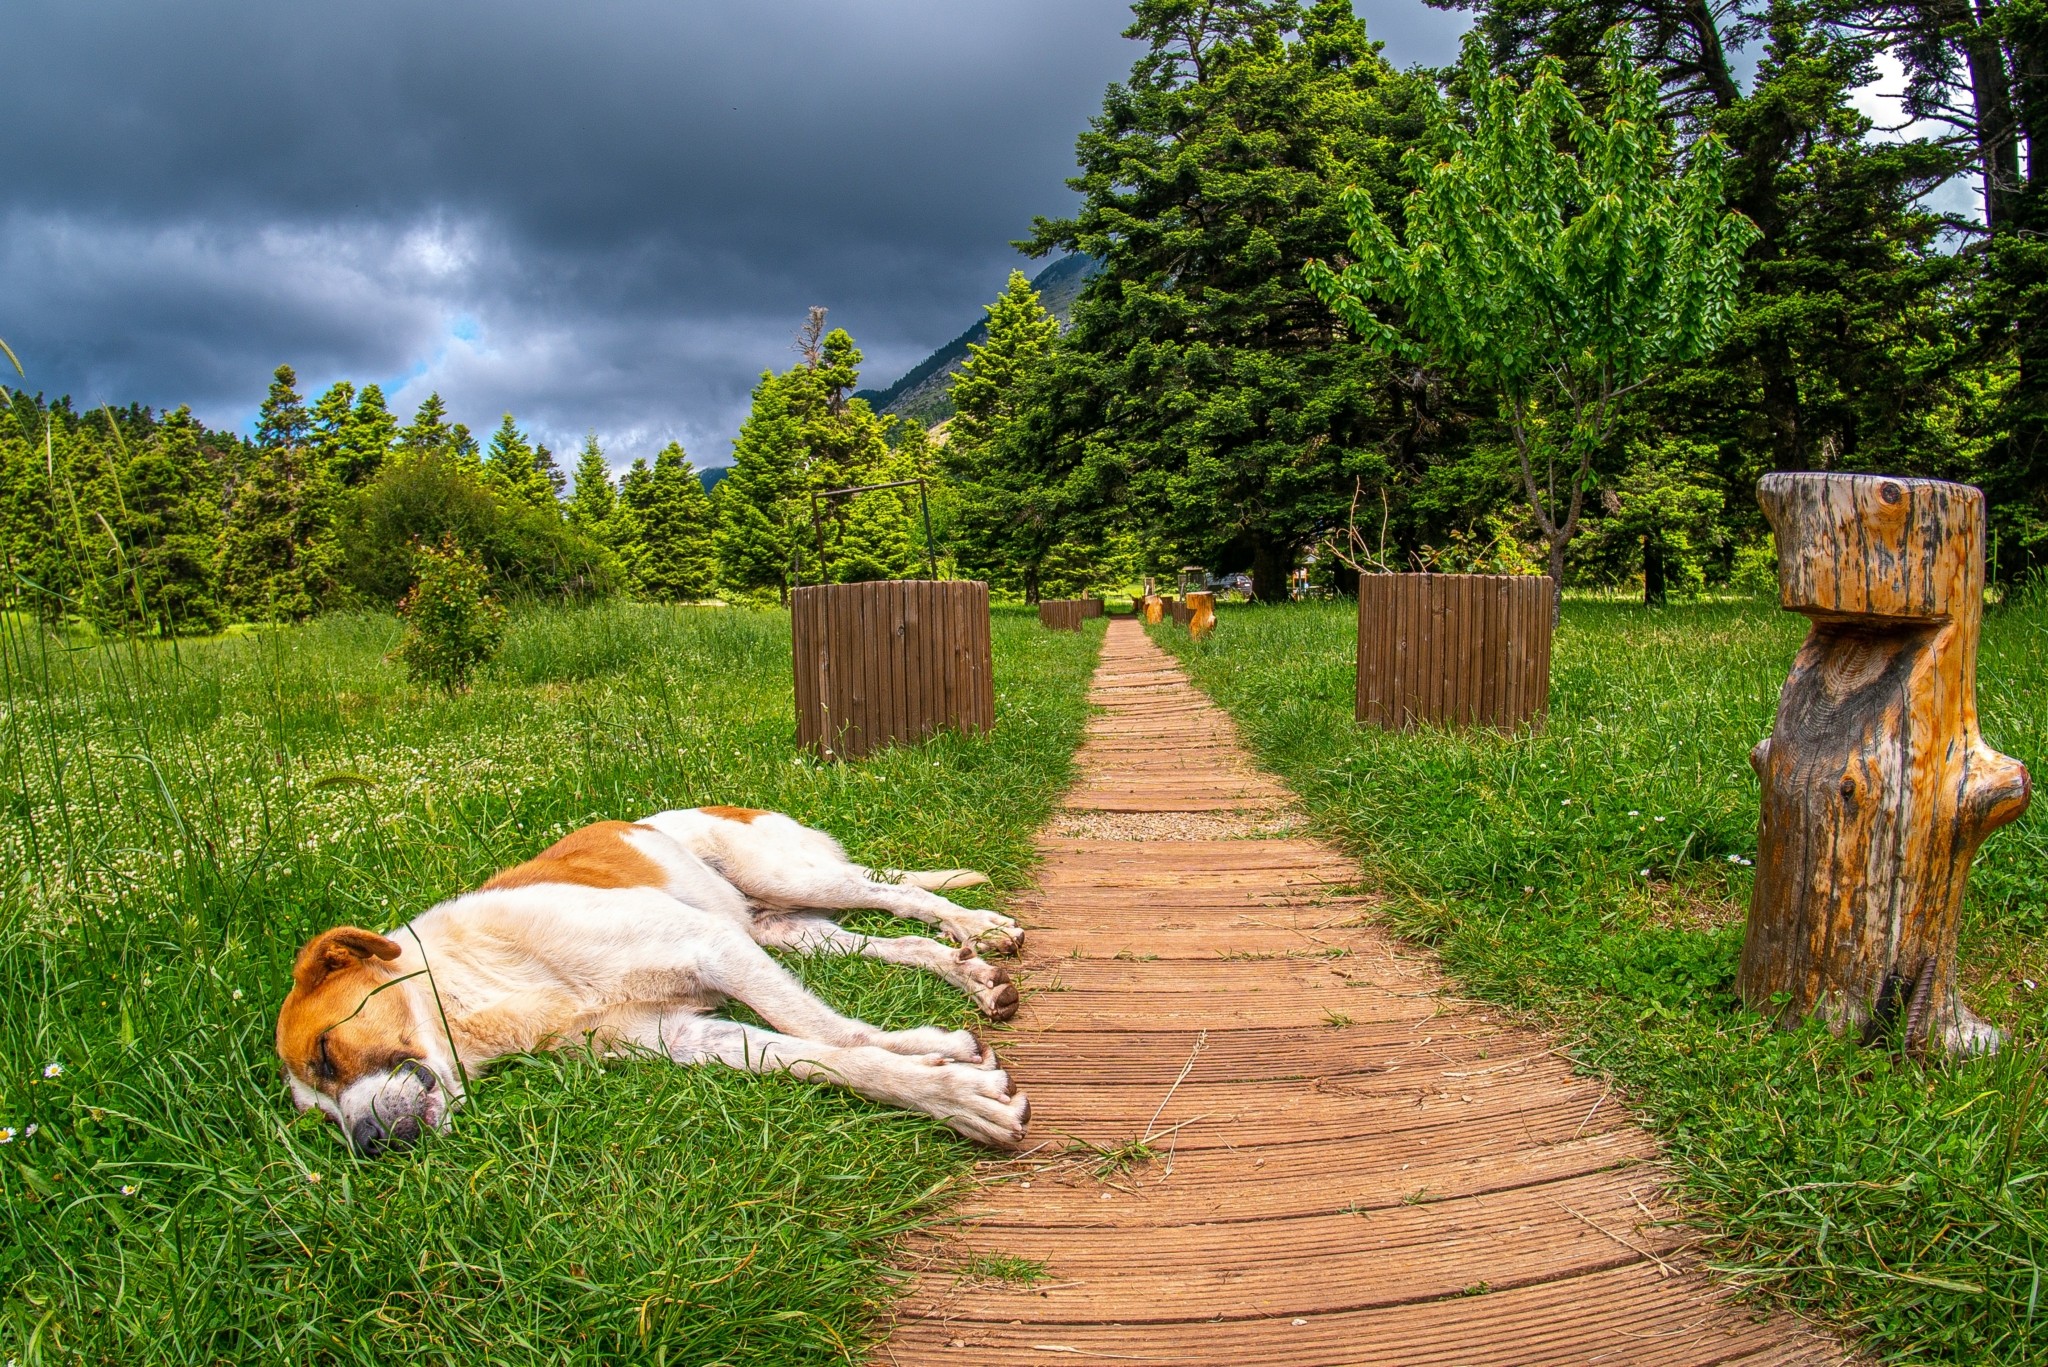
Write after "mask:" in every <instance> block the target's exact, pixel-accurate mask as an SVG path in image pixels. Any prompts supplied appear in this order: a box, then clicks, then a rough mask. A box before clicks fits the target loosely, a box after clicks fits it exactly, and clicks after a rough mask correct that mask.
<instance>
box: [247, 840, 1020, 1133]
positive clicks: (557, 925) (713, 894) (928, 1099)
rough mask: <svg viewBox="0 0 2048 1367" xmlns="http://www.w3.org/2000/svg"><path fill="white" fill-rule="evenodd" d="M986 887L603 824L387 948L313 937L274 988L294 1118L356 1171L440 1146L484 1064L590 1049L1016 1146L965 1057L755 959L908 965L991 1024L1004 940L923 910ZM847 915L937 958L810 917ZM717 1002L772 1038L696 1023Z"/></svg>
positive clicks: (992, 929)
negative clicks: (771, 1078)
mask: <svg viewBox="0 0 2048 1367" xmlns="http://www.w3.org/2000/svg"><path fill="white" fill-rule="evenodd" d="M986 881H987V880H986V879H985V878H984V877H983V875H981V874H979V873H976V872H974V871H973V870H971V869H941V870H936V871H931V872H909V873H906V872H902V871H899V870H895V869H867V868H863V867H861V866H860V865H858V864H855V863H852V862H851V861H849V860H848V859H847V857H846V852H845V851H844V850H842V849H841V848H840V847H839V844H838V842H836V841H834V840H833V839H832V838H831V837H830V836H828V835H826V834H824V833H823V832H822V831H815V830H811V829H810V828H808V827H805V826H801V825H799V824H797V823H796V822H795V821H792V820H791V819H790V818H788V817H786V816H781V815H778V814H776V813H774V812H761V811H754V810H752V809H750V808H744V807H697V808H693V809H691V810H688V811H675V812H662V813H660V814H659V815H656V816H650V817H648V818H646V819H645V820H643V821H639V822H631V823H629V822H624V821H603V822H599V823H598V824H596V825H594V826H586V827H585V828H583V829H582V830H580V831H577V832H575V833H574V834H572V835H569V836H567V837H565V838H564V839H562V840H560V841H558V842H557V843H556V844H555V845H553V846H552V847H550V848H549V849H547V850H545V851H543V852H542V853H541V854H540V855H539V856H538V857H536V858H534V859H531V860H529V861H527V862H526V863H524V864H520V865H518V866H517V867H515V868H511V869H507V870H506V871H505V872H503V873H501V874H499V875H498V876H497V877H495V878H493V879H491V880H490V881H489V882H488V883H485V884H484V885H483V887H481V888H479V889H478V890H477V891H475V892H472V893H466V894H464V895H462V896H460V897H455V898H451V899H450V900H448V901H446V902H443V903H441V904H440V905H439V906H436V907H434V908H432V909H431V910H429V911H427V912H426V913H425V914H423V915H421V916H419V917H418V918H416V919H415V920H413V921H412V922H411V923H410V924H408V925H404V926H401V927H399V928H398V929H397V930H395V931H393V932H392V933H391V934H390V935H388V936H387V935H378V934H375V933H373V932H371V931H367V930H359V929H357V928H355V927H353V926H340V927H337V928H335V929H333V930H330V931H327V932H326V933H325V934H322V935H319V936H316V937H315V938H314V939H313V941H312V942H311V943H309V944H308V945H307V946H306V947H305V948H304V949H302V950H300V951H299V957H298V960H297V962H296V963H295V964H294V965H293V967H292V990H291V993H290V995H289V996H287V997H286V998H285V1002H284V1006H283V1008H282V1009H281V1010H280V1011H279V1012H278V1017H277V1052H278V1055H279V1057H281V1058H282V1059H283V1060H284V1069H285V1076H286V1078H287V1080H288V1081H289V1082H290V1084H291V1090H292V1098H293V1100H294V1101H295V1102H296V1103H297V1105H298V1107H299V1109H301V1110H305V1109H307V1108H310V1107H316V1106H317V1107H318V1108H319V1109H320V1111H321V1112H322V1113H323V1114H324V1115H325V1116H326V1117H327V1118H328V1119H329V1120H332V1121H333V1122H334V1123H335V1124H337V1125H339V1126H340V1127H341V1131H342V1133H343V1134H345V1135H347V1136H348V1139H349V1142H350V1143H351V1144H353V1145H354V1146H355V1148H356V1149H358V1150H359V1151H361V1152H363V1153H367V1154H375V1153H378V1152H381V1151H382V1150H384V1149H386V1148H388V1147H391V1146H393V1145H398V1144H408V1143H411V1142H412V1141H414V1140H416V1139H417V1138H419V1136H420V1135H422V1134H423V1133H425V1132H426V1131H428V1130H433V1129H441V1128H445V1127H446V1126H447V1124H448V1116H449V1112H450V1111H451V1110H452V1109H453V1108H454V1107H455V1106H456V1105H457V1104H458V1103H459V1102H460V1101H461V1100H462V1097H463V1082H464V1078H465V1076H466V1075H467V1074H469V1073H474V1072H475V1071H476V1070H478V1069H480V1068H483V1067H484V1066H486V1065H487V1064H489V1063H490V1062H491V1061H492V1060H493V1059H497V1058H500V1057H503V1056H504V1055H506V1054H513V1053H520V1052H524V1051H529V1050H534V1049H544V1048H551V1047H562V1046H573V1045H580V1044H582V1043H584V1042H585V1041H589V1042H591V1043H592V1044H593V1045H595V1046H596V1047H597V1048H599V1049H603V1050H607V1051H613V1052H628V1051H632V1050H646V1051H650V1052H654V1053H659V1054H662V1055H665V1056H667V1057H668V1058H670V1059H673V1060H675V1061H676V1062H677V1063H702V1062H708V1061H717V1062H720V1063H725V1064H729V1065H731V1066H732V1067H735V1068H746V1069H750V1070H752V1071H754V1072H784V1071H786V1072H788V1073H790V1074H792V1075H794V1076H797V1077H804V1078H813V1077H814V1078H820V1079H823V1080H826V1081H830V1082H835V1083H838V1084H839V1085H841V1086H844V1087H850V1088H852V1089H853V1090H854V1091H856V1092H858V1093H860V1094H861V1095H862V1096H865V1097H870V1098H872V1099H874V1100H876V1101H881V1102H886V1103H888V1104H889V1105H892V1106H901V1107H905V1108H907V1109H910V1110H915V1111H922V1112H924V1113H925V1114H926V1115H930V1116H933V1117H935V1118H937V1119H938V1120H940V1121H942V1122H943V1123H944V1124H945V1125H946V1126H947V1127H948V1128H950V1129H952V1130H954V1131H955V1132H957V1133H959V1134H962V1135H965V1136H966V1137H967V1138H969V1139H973V1140H976V1141H978V1142H980V1143H983V1144H990V1145H997V1146H1007V1145H1014V1144H1017V1143H1019V1142H1021V1141H1022V1140H1023V1138H1024V1127H1025V1122H1026V1120H1027V1119H1028V1118H1029V1117H1030V1114H1031V1105H1030V1103H1029V1102H1028V1101H1026V1100H1025V1098H1024V1096H1023V1094H1022V1093H1021V1092H1017V1091H1015V1090H1014V1089H1013V1088H1012V1087H1011V1086H1010V1079H1009V1077H1008V1075H1006V1074H1005V1073H1004V1072H1003V1071H1002V1070H1001V1069H1000V1068H998V1067H997V1066H996V1062H995V1057H994V1055H993V1053H991V1052H989V1051H986V1050H984V1049H983V1048H982V1047H981V1045H980V1043H979V1042H978V1041H977V1040H976V1039H975V1038H974V1036H973V1035H972V1034H970V1033H968V1032H967V1031H965V1030H939V1029H936V1028H931V1027H925V1028H921V1029H916V1030H878V1029H876V1028H875V1027H874V1026H872V1025H868V1024H867V1023H865V1022H863V1021H858V1020H852V1019H849V1018H848V1017H846V1016H842V1015H840V1014H838V1013H837V1012H835V1011H833V1010H832V1009H831V1008H830V1007H828V1006H827V1005H825V1003H823V1002H821V1001H819V1000H818V999H817V998H816V997H814V996H812V995H811V994H810V993H809V992H807V991H806V990H805V989H804V987H803V985H802V984H800V983H799V982H798V981H797V980H796V979H795V978H794V977H792V976H791V975H790V974H789V973H788V972H787V971H785V970H784V969H783V968H782V966H781V965H779V964H777V963H776V962H775V961H774V959H772V958H770V957H769V955H768V953H767V951H766V949H764V948H763V947H764V946H770V947H774V948H778V949H797V950H809V951H812V952H816V953H824V954H864V955H867V956H868V957H870V958H875V959H883V960H886V961H888V962H890V963H900V964H914V965H916V966H917V967H920V968H927V969H930V970H931V971H932V972H934V973H937V974H938V975H939V976H940V977H943V978H945V979H946V980H947V981H948V982H950V983H953V984H954V985H955V986H957V987H959V988H960V989H961V990H962V991H963V992H966V993H967V994H968V995H970V996H971V997H973V998H974V1000H975V1002H976V1004H977V1005H979V1006H980V1007H981V1009H982V1010H983V1011H984V1012H986V1013H987V1014H988V1015H989V1016H991V1017H993V1018H994V1019H996V1020H1007V1019H1008V1018H1009V1017H1010V1016H1012V1015H1014V1014H1016V1010H1017V990H1016V988H1015V987H1013V986H1012V985H1011V983H1010V979H1009V975H1008V974H1007V973H1005V972H1004V971H1003V970H1002V969H1000V968H998V967H996V966H995V965H993V964H990V963H987V962H985V961H984V960H983V959H982V958H981V957H980V952H979V951H980V950H981V949H982V948H984V947H986V948H988V949H990V950H994V951H1009V950H1014V949H1015V948H1016V947H1017V945H1018V944H1019V942H1020V941H1021V940H1022V938H1023V932H1022V931H1021V930H1020V929H1019V928H1018V926H1017V923H1016V922H1015V921H1012V920H1010V919H1009V918H1008V917H1006V916H998V915H996V914H995V913H993V912H987V911H977V910H974V909H972V908H968V907H962V906H958V905H956V904H955V903H953V902H951V901H949V900H948V899H946V898H944V897H941V896H939V895H938V893H937V889H941V888H947V887H965V886H969V885H971V884H975V883H981V882H986ZM854 908H873V909H876V910H881V911H888V912H892V913H894V914H895V915H898V916H902V917H907V918H909V919H911V920H915V921H923V922H925V923H927V924H930V925H935V926H937V927H939V929H940V930H941V931H942V932H943V933H944V934H945V935H946V936H947V937H948V938H949V939H950V940H952V941H953V945H944V944H940V943H939V942H937V941H936V940H929V939H924V938H922V937H917V936H898V937H875V936H867V935H856V934H854V933H853V932H851V931H849V930H846V929H844V928H843V927H841V926H840V925H839V924H838V923H837V922H836V921H833V920H832V919H830V917H829V916H827V915H821V914H819V913H821V912H837V911H842V910H851V909H854ZM954 946H957V948H956V947H954ZM728 999H737V1000H739V1001H742V1002H745V1003H746V1004H747V1005H748V1006H750V1007H752V1008H753V1009H754V1010H755V1011H757V1012H759V1013H760V1015H761V1017H762V1018H763V1019H765V1020H766V1021H768V1022H769V1023H770V1024H771V1025H772V1026H774V1029H773V1030H761V1029H756V1028H754V1027H752V1026H748V1025H742V1024H740V1023H739V1022H737V1021H731V1020H724V1019H720V1018H718V1017H715V1016H713V1015H712V1014H711V1013H712V1012H713V1011H715V1010H717V1009H718V1008H719V1007H720V1006H721V1005H723V1004H724V1003H725V1002H726V1001H727V1000H728Z"/></svg>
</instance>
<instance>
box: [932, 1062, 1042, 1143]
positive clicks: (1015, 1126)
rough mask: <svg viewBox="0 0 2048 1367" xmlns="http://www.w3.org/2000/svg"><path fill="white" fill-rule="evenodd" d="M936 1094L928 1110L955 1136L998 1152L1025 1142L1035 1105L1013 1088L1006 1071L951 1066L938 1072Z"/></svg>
mask: <svg viewBox="0 0 2048 1367" xmlns="http://www.w3.org/2000/svg"><path fill="white" fill-rule="evenodd" d="M989 1062H990V1063H991V1064H992V1063H993V1062H994V1060H993V1059H990V1060H989ZM932 1091H933V1096H932V1100H931V1104H930V1105H929V1106H928V1107H927V1108H926V1109H927V1110H928V1111H929V1112H930V1113H931V1114H932V1115H933V1116H936V1117H937V1118H938V1119H939V1120H940V1121H942V1122H943V1123H944V1124H945V1126H946V1128H947V1129H949V1130H951V1131H952V1132H953V1133H955V1134H957V1135H960V1136H962V1137H964V1138H967V1139H972V1140H973V1141H974V1142H975V1143H977V1144H987V1145H988V1146H989V1147H991V1148H998V1149H1011V1148H1015V1147H1017V1146H1018V1145H1019V1144H1022V1143H1023V1142H1024V1132H1025V1130H1026V1128H1027V1127H1028V1126H1029V1125H1030V1123H1031V1102H1030V1100H1029V1099H1028V1098H1027V1097H1026V1096H1025V1095H1024V1094H1023V1093H1022V1092H1019V1091H1016V1090H1014V1089H1013V1088H1012V1087H1011V1085H1010V1075H1009V1074H1008V1073H1006V1072H1004V1071H1003V1070H1002V1069H1000V1068H996V1067H968V1066H963V1065H961V1064H957V1063H949V1064H947V1065H946V1066H945V1067H944V1068H942V1069H940V1070H939V1071H938V1073H937V1075H936V1076H935V1078H934V1085H933V1088H932Z"/></svg>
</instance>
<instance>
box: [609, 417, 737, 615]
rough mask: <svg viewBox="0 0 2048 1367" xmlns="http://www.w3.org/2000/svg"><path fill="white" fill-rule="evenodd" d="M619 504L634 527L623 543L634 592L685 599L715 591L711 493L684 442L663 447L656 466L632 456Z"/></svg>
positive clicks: (651, 597) (660, 598) (663, 600)
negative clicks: (707, 492)
mask: <svg viewBox="0 0 2048 1367" xmlns="http://www.w3.org/2000/svg"><path fill="white" fill-rule="evenodd" d="M620 504H621V507H622V508H623V510H624V511H625V513H626V515H627V521H628V523H629V525H630V527H631V532H630V539H629V540H628V541H627V542H626V544H625V545H624V546H623V547H622V548H621V549H622V553H623V555H624V558H625V561H626V566H627V571H628V574H629V575H630V577H631V580H632V585H633V590H634V592H635V593H636V594H638V595H639V596H640V597H642V598H646V599H648V600H650V601H653V602H657V603H685V602H693V601H696V600H699V599H704V598H709V597H711V596H712V595H713V594H714V593H715V592H716V591H717V578H718V561H717V555H716V552H715V550H714V548H713V544H712V534H713V530H714V528H713V520H712V511H711V498H710V495H708V494H706V493H705V492H704V482H703V481H702V480H701V479H699V478H698V477H697V470H696V467H695V466H693V465H692V464H691V463H690V458H689V457H688V456H687V455H685V454H684V453H683V448H682V446H681V445H680V444H678V443H676V442H670V443H669V444H668V445H666V446H664V447H662V448H661V450H660V451H658V452H656V453H655V457H654V464H653V465H652V466H649V465H647V464H646V463H645V462H644V461H635V462H633V469H632V471H631V472H630V473H629V474H628V476H627V478H626V480H625V482H624V485H623V487H622V488H621V490H620Z"/></svg>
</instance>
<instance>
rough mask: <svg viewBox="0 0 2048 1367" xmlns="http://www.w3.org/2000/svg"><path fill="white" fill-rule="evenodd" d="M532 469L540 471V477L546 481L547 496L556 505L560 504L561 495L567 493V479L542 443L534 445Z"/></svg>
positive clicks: (551, 453)
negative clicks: (551, 498)
mask: <svg viewBox="0 0 2048 1367" xmlns="http://www.w3.org/2000/svg"><path fill="white" fill-rule="evenodd" d="M533 468H534V469H536V470H538V471H540V477H541V478H542V479H544V480H546V481H547V485H548V493H549V495H550V496H551V497H553V498H554V500H555V501H556V502H557V503H559V502H561V500H562V495H563V494H566V493H567V492H569V477H568V476H567V475H565V474H563V473H562V467H561V466H560V465H559V464H557V463H556V461H555V453H554V452H553V451H550V450H548V448H547V445H546V443H544V442H535V443H534V447H533Z"/></svg>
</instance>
